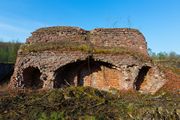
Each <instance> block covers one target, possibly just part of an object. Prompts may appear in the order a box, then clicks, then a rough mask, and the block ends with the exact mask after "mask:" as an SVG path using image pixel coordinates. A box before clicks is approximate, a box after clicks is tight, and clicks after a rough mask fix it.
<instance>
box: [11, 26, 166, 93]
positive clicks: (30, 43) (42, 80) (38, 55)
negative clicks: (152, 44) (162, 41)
mask: <svg viewBox="0 0 180 120" xmlns="http://www.w3.org/2000/svg"><path fill="white" fill-rule="evenodd" d="M165 82H166V80H165V78H164V74H163V73H162V72H161V71H160V70H159V69H158V67H156V66H155V65H153V63H152V62H151V59H150V58H149V56H148V53H147V44H146V41H145V38H144V36H143V35H142V34H141V33H140V32H139V31H138V30H136V29H129V28H113V29H110V28H108V29H106V28H105V29H104V28H98V29H94V30H92V31H86V30H83V29H81V28H77V27H49V28H41V29H38V30H37V31H35V32H33V33H32V36H31V37H29V38H28V39H27V42H26V44H25V45H23V46H21V48H20V49H19V51H18V57H17V60H16V64H15V70H14V74H13V76H12V77H11V81H10V85H9V86H10V87H11V88H30V89H52V88H62V87H67V86H91V87H94V88H98V89H102V90H109V89H112V88H115V89H118V90H136V91H141V92H144V93H155V92H156V91H157V90H159V89H160V88H161V87H162V86H163V85H164V84H165Z"/></svg>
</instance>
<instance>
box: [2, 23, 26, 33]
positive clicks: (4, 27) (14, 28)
mask: <svg viewBox="0 0 180 120" xmlns="http://www.w3.org/2000/svg"><path fill="white" fill-rule="evenodd" d="M1 30H7V31H14V32H21V33H27V32H29V30H28V29H25V28H21V27H18V26H14V25H11V24H7V23H3V22H0V31H1Z"/></svg>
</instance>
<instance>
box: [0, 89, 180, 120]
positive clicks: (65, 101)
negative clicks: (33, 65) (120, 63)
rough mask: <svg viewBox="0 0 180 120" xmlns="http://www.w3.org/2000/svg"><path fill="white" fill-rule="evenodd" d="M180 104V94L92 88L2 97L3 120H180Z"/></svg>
mask: <svg viewBox="0 0 180 120" xmlns="http://www.w3.org/2000/svg"><path fill="white" fill-rule="evenodd" d="M179 102H180V97H179V95H178V94H173V93H164V92H163V93H158V94H156V95H142V94H139V93H133V92H127V93H124V92H121V93H119V92H118V91H116V90H114V89H112V90H111V92H110V93H109V92H105V91H100V90H97V89H94V88H91V87H68V88H64V89H55V90H51V91H46V92H45V91H40V92H22V91H21V92H18V93H11V94H6V95H4V97H0V119H2V120H3V119H13V120H17V119H18V120H21V119H22V120H23V119H26V120H29V119H30V120H33V119H37V120H66V119H79V120H81V119H85V120H86V119H87V120H91V119H92V120H103V119H109V120H110V119H111V120H112V119H122V120H125V119H128V120H131V119H132V120H139V119H154V120H160V119H163V120H179V115H178V114H179V113H180V109H179V108H180V104H179ZM27 113H28V114H27Z"/></svg>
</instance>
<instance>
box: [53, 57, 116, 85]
mask: <svg viewBox="0 0 180 120" xmlns="http://www.w3.org/2000/svg"><path fill="white" fill-rule="evenodd" d="M102 66H104V67H108V68H112V67H113V65H112V64H110V63H107V62H103V61H95V60H94V59H93V58H92V57H90V58H87V59H86V60H78V61H76V62H73V63H69V64H66V65H64V66H62V67H60V68H59V69H57V70H56V71H55V81H54V88H62V87H67V86H83V85H84V78H85V77H86V76H90V75H91V74H92V73H94V72H98V71H102Z"/></svg>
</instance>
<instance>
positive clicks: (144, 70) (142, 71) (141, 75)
mask: <svg viewBox="0 0 180 120" xmlns="http://www.w3.org/2000/svg"><path fill="white" fill-rule="evenodd" d="M150 68H151V67H149V66H143V67H142V68H141V69H140V70H139V73H138V76H137V77H136V81H135V83H134V87H135V89H136V90H137V91H138V90H140V89H141V84H142V83H143V82H144V80H145V77H146V75H147V73H148V71H149V69H150Z"/></svg>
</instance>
